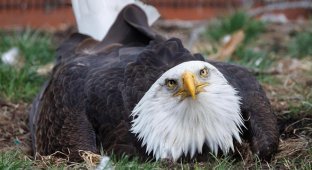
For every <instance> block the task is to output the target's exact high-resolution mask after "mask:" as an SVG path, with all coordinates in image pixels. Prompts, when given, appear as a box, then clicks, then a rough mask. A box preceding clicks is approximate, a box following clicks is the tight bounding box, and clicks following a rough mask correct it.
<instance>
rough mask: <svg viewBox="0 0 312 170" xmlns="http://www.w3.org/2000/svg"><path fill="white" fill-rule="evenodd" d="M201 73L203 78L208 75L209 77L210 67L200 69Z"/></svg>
mask: <svg viewBox="0 0 312 170" xmlns="http://www.w3.org/2000/svg"><path fill="white" fill-rule="evenodd" d="M199 75H200V77H202V78H207V77H208V68H207V67H205V68H203V69H201V70H200V71H199Z"/></svg>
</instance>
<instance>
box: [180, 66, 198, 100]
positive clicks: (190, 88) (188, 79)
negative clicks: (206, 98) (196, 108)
mask: <svg viewBox="0 0 312 170" xmlns="http://www.w3.org/2000/svg"><path fill="white" fill-rule="evenodd" d="M182 81H183V88H184V90H186V91H187V92H188V93H189V94H190V95H191V96H192V99H196V94H195V92H196V81H195V76H194V74H193V73H191V72H189V71H187V72H185V73H184V74H183V75H182Z"/></svg>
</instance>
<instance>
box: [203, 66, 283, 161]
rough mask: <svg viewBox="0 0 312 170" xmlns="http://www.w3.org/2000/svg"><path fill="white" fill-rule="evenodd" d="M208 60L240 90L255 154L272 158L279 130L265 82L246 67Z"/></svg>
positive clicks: (246, 132) (247, 131)
mask: <svg viewBox="0 0 312 170" xmlns="http://www.w3.org/2000/svg"><path fill="white" fill-rule="evenodd" d="M208 62H209V63H211V64H213V65H214V66H215V67H216V68H218V70H219V71H220V72H221V73H222V74H223V75H224V76H225V78H226V79H227V80H228V82H229V83H230V84H231V85H232V86H233V87H234V88H235V89H237V90H238V91H239V96H241V98H242V101H241V110H242V114H243V117H244V119H245V124H246V127H247V130H246V131H245V134H244V135H245V137H247V139H248V140H249V141H250V144H251V148H252V151H253V153H255V154H257V155H258V156H259V158H261V159H265V160H270V159H271V157H272V156H273V155H274V153H275V152H276V150H277V147H278V143H279V132H278V127H277V118H276V115H275V114H274V112H273V110H272V108H271V105H270V102H269V100H268V98H267V97H266V94H265V92H264V90H263V89H262V87H261V85H260V84H259V83H258V81H257V80H256V78H255V77H254V76H253V75H252V74H251V73H250V72H249V71H248V70H247V69H246V68H243V67H240V66H237V65H233V64H227V63H223V62H215V61H208Z"/></svg>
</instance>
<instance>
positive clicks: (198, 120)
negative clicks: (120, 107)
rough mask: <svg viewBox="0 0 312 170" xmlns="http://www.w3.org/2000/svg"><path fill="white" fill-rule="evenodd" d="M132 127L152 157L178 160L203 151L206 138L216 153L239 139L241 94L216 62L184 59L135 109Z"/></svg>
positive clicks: (229, 146) (241, 121)
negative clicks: (229, 82)
mask: <svg viewBox="0 0 312 170" xmlns="http://www.w3.org/2000/svg"><path fill="white" fill-rule="evenodd" d="M131 115H132V116H133V121H132V128H131V131H132V133H134V134H136V135H137V137H138V139H139V140H142V146H144V145H146V152H147V153H148V154H149V153H151V152H152V153H153V155H154V157H155V158H156V159H157V160H158V159H159V158H169V159H173V160H174V161H176V160H177V159H178V158H180V157H181V156H182V155H183V154H184V155H187V154H190V156H191V157H193V156H194V154H195V153H196V152H198V153H201V152H202V148H203V145H204V144H206V145H208V147H209V148H210V149H211V151H212V152H213V153H215V154H217V152H218V149H219V148H220V149H221V150H222V151H223V153H225V154H226V153H228V152H229V150H230V149H232V150H234V146H233V138H235V139H236V140H237V141H238V142H241V139H240V132H241V126H244V125H243V119H242V116H241V111H240V97H239V96H238V94H237V91H236V90H235V89H234V88H233V87H232V86H231V85H229V84H228V82H227V80H226V79H225V78H224V76H223V75H222V74H221V72H219V71H218V70H217V68H215V67H214V66H213V65H211V64H209V63H207V62H203V61H189V62H184V63H181V64H179V65H177V66H175V67H173V68H171V69H170V70H168V71H166V72H165V73H164V74H163V75H162V76H161V77H160V78H159V79H158V80H157V81H156V82H155V83H154V84H153V85H152V86H151V88H150V89H149V90H148V91H147V92H146V94H145V95H144V96H143V98H142V99H141V100H140V102H139V103H138V104H137V105H136V107H135V108H134V110H133V111H132V114H131Z"/></svg>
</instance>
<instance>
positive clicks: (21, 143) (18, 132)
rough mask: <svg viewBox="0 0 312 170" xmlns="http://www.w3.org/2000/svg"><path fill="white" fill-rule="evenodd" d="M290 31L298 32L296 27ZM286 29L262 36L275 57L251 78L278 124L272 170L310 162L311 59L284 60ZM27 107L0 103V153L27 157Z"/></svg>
mask: <svg viewBox="0 0 312 170" xmlns="http://www.w3.org/2000/svg"><path fill="white" fill-rule="evenodd" d="M284 27H285V26H284ZM293 27H294V28H293V29H301V28H296V25H295V26H293ZM287 29H288V28H287ZM287 29H286V28H284V31H286V33H285V32H282V31H281V26H280V25H277V26H275V27H272V28H269V30H270V31H267V32H266V33H264V34H263V35H262V37H261V38H260V40H259V46H258V47H257V48H259V49H261V50H272V48H273V47H274V48H278V51H277V52H276V53H275V55H276V56H277V57H276V58H275V62H274V64H272V66H271V67H270V68H269V69H268V70H267V71H266V72H263V73H255V74H256V75H259V74H261V80H260V81H261V84H262V85H263V87H264V89H265V91H266V93H267V96H268V98H269V99H270V101H271V104H272V107H273V109H274V110H275V113H276V114H277V117H278V122H279V128H280V145H279V149H278V153H277V154H276V156H275V158H274V159H273V160H272V166H274V167H280V168H285V169H292V168H293V165H292V164H291V163H290V162H291V161H292V160H297V159H301V160H303V162H304V160H306V161H309V162H311V161H312V149H311V148H312V103H311V101H312V57H305V58H303V59H295V58H289V57H287V56H284V55H287V54H285V51H283V48H284V46H283V43H286V42H287V41H288V39H289V36H285V35H288V34H290V32H291V31H292V30H293V29H292V30H287ZM277 46H279V47H277ZM258 77H259V76H258ZM29 107H30V104H29V103H9V102H6V101H0V134H1V135H0V151H8V150H14V149H16V148H20V149H21V150H22V152H23V153H25V154H26V155H31V147H30V146H31V145H30V133H29V128H28V115H27V114H28V110H29ZM245 163H246V167H247V168H248V167H251V166H252V165H248V160H246V162H245Z"/></svg>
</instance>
